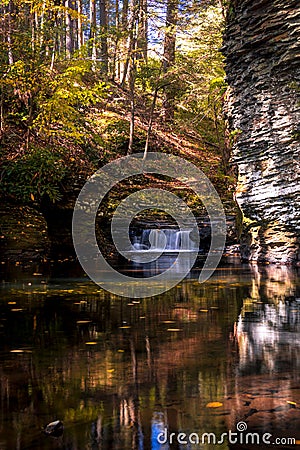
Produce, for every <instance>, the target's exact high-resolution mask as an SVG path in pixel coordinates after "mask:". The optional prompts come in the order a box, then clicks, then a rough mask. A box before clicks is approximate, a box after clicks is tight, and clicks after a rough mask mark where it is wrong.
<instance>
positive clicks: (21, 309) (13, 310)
mask: <svg viewBox="0 0 300 450" xmlns="http://www.w3.org/2000/svg"><path fill="white" fill-rule="evenodd" d="M11 311H12V312H19V311H24V309H23V308H12V309H11Z"/></svg>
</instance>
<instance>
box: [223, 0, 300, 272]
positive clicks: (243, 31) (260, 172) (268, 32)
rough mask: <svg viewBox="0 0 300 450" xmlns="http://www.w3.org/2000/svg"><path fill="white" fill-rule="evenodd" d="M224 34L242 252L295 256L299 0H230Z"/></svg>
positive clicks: (299, 171)
mask: <svg viewBox="0 0 300 450" xmlns="http://www.w3.org/2000/svg"><path fill="white" fill-rule="evenodd" d="M231 3H232V4H231V6H230V9H229V12H228V18H227V28H226V33H225V36H224V39H225V42H224V54H225V56H226V70H227V79H228V83H229V86H230V88H229V90H228V101H227V106H226V109H227V118H228V123H229V126H230V130H231V132H232V137H235V141H236V142H235V144H234V146H233V162H234V163H235V164H236V165H237V168H238V185H237V191H236V200H237V203H238V205H239V207H240V209H241V212H242V219H243V220H242V222H243V226H242V230H241V234H242V237H241V241H242V243H241V251H242V258H243V259H245V260H255V261H258V262H263V261H267V262H274V263H288V264H289V263H293V262H296V261H299V259H300V254H299V239H300V238H299V236H300V229H299V223H300V202H299V199H300V98H299V93H300V59H299V39H300V28H299V17H300V4H299V0H282V1H277V2H274V1H273V0H257V1H255V2H253V0H251V1H250V0H243V1H242V0H235V1H234V2H231Z"/></svg>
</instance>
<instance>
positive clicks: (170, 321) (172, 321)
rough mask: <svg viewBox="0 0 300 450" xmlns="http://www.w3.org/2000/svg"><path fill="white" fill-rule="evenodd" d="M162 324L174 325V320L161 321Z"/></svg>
mask: <svg viewBox="0 0 300 450" xmlns="http://www.w3.org/2000/svg"><path fill="white" fill-rule="evenodd" d="M162 323H175V320H163V321H162Z"/></svg>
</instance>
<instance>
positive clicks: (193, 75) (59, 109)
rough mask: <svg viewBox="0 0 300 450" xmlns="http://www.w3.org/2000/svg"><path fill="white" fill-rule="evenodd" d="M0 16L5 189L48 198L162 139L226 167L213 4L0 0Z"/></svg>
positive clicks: (217, 19) (218, 21)
mask: <svg viewBox="0 0 300 450" xmlns="http://www.w3.org/2000/svg"><path fill="white" fill-rule="evenodd" d="M0 13H1V31H0V33H1V41H2V46H1V50H0V71H1V74H0V76H1V85H0V88H1V97H0V109H1V147H2V156H1V163H2V166H3V169H2V179H1V184H2V190H3V191H4V192H5V195H8V196H9V197H11V198H14V199H17V200H19V201H22V202H25V203H26V202H36V201H38V202H39V201H41V199H42V198H43V196H45V195H47V196H48V197H49V198H50V200H51V201H53V202H55V201H57V200H59V199H60V197H61V193H60V188H59V186H60V184H61V183H62V181H63V180H64V179H66V177H68V176H69V177H70V176H73V175H74V173H75V172H76V177H77V178H78V176H79V175H80V174H81V175H80V176H82V178H83V179H84V178H86V177H87V176H88V175H89V174H90V173H92V171H93V170H95V168H97V167H98V166H99V165H100V166H101V165H102V164H104V163H105V162H107V161H109V160H110V159H111V158H115V157H117V156H121V155H124V154H130V153H132V152H135V151H145V152H146V153H147V151H148V149H149V148H150V149H151V148H154V147H155V148H157V145H160V146H162V150H164V149H163V144H161V142H163V141H164V140H165V141H166V143H167V144H168V145H171V146H172V145H175V146H176V145H178V142H183V141H184V139H186V140H187V141H188V142H189V143H190V144H191V141H192V144H191V145H193V146H194V147H195V148H197V147H199V148H201V149H205V148H207V149H208V150H209V151H210V152H211V153H212V155H213V158H214V157H215V156H216V157H217V159H218V160H220V159H221V160H222V162H223V169H222V170H224V169H226V165H227V156H228V155H227V153H228V149H227V146H228V143H227V140H226V138H225V127H224V122H223V119H222V104H223V99H224V93H225V90H226V83H225V81H224V67H223V57H222V55H221V53H220V47H221V45H222V31H223V25H224V23H223V22H224V11H223V8H222V5H221V2H214V1H192V0H191V1H181V0H168V1H167V2H164V1H157V0H124V1H119V0H89V1H86V0H65V1H61V0H42V1H40V0H29V1H26V2H23V1H18V0H5V1H3V2H2V4H1V8H0ZM165 138H166V139H165Z"/></svg>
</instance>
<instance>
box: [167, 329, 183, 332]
mask: <svg viewBox="0 0 300 450" xmlns="http://www.w3.org/2000/svg"><path fill="white" fill-rule="evenodd" d="M167 331H176V332H177V331H182V330H181V329H180V328H168V329H167Z"/></svg>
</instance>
